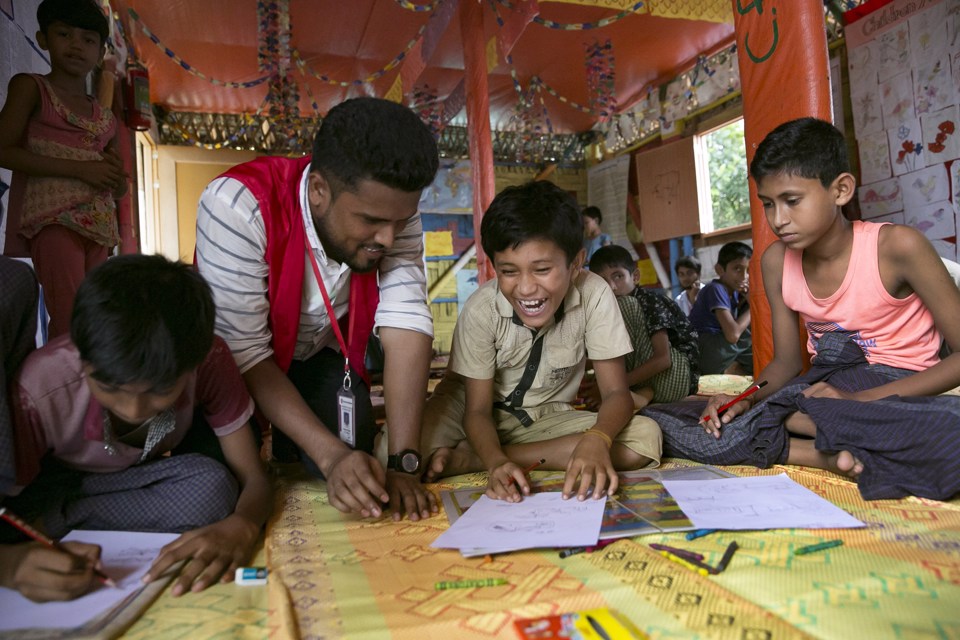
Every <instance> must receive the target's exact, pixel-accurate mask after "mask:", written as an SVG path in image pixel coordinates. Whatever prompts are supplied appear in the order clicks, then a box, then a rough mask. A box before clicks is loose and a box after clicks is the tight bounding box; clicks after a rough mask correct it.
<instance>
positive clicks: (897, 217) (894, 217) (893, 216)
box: [870, 211, 907, 224]
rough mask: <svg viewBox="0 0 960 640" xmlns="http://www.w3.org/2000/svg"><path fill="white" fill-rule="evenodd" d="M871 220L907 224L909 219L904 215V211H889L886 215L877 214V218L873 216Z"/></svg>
mask: <svg viewBox="0 0 960 640" xmlns="http://www.w3.org/2000/svg"><path fill="white" fill-rule="evenodd" d="M870 222H876V223H878V224H879V223H881V222H892V223H893V224H906V223H907V221H906V219H905V218H904V216H903V211H897V212H896V213H889V214H887V215H885V216H877V217H876V218H871V219H870Z"/></svg>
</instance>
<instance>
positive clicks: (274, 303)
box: [197, 98, 438, 520]
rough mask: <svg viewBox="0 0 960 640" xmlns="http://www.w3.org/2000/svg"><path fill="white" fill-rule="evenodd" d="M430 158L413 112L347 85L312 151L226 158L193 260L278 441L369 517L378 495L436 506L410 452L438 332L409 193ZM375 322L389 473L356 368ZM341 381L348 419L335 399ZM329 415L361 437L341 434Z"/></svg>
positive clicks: (419, 508) (422, 507)
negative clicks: (355, 94) (235, 160)
mask: <svg viewBox="0 0 960 640" xmlns="http://www.w3.org/2000/svg"><path fill="white" fill-rule="evenodd" d="M437 166H438V155H437V147H436V142H435V141H434V139H433V136H432V134H431V133H430V131H429V129H428V128H427V127H426V126H425V125H424V124H423V123H422V122H421V121H420V120H419V118H418V117H417V116H416V115H415V114H414V113H413V112H411V111H410V110H409V109H407V108H405V107H403V106H400V105H398V104H395V103H392V102H389V101H386V100H380V99H376V98H355V99H352V100H348V101H346V102H343V103H341V104H339V105H337V106H336V107H334V108H333V109H331V110H330V112H329V113H328V114H327V116H326V118H324V120H323V123H322V125H321V126H320V129H319V130H318V132H317V135H316V138H315V140H314V147H313V154H312V158H310V159H307V158H302V159H287V158H258V159H257V160H253V161H251V162H248V163H245V164H243V165H239V166H237V167H234V168H233V169H231V170H230V171H228V172H227V173H225V174H224V175H222V176H220V177H218V178H217V179H215V180H214V181H213V182H211V183H210V184H209V185H208V186H207V188H206V190H205V191H204V192H203V195H202V196H201V198H200V205H199V209H198V211H197V264H198V266H199V269H200V271H201V273H202V274H203V275H204V276H205V277H206V279H207V281H208V282H209V283H210V286H211V287H212V289H213V293H214V299H215V301H216V305H217V322H216V332H217V333H218V334H219V335H220V336H222V337H223V338H224V340H226V342H227V344H228V345H229V346H230V349H231V351H232V353H233V356H234V358H235V359H236V361H237V365H238V366H239V368H240V371H241V372H242V373H243V376H244V379H245V380H246V383H247V386H248V387H249V388H250V392H251V395H252V396H253V398H254V400H256V403H257V405H258V408H259V410H260V411H261V412H262V414H263V416H264V417H265V418H266V420H267V421H269V422H270V423H271V424H272V425H273V427H274V430H273V433H274V444H275V450H276V445H277V443H278V441H280V442H282V441H284V440H285V439H286V438H289V440H292V442H293V444H294V445H296V449H297V450H298V452H299V456H300V459H301V461H302V462H303V463H304V465H305V467H306V468H307V469H308V470H309V471H311V472H312V473H314V474H315V475H321V476H322V477H324V478H326V480H327V492H328V495H329V497H330V503H331V504H333V505H334V506H335V507H336V508H338V509H340V510H341V511H346V512H355V513H359V514H361V515H363V516H364V517H370V516H372V517H378V516H379V515H380V514H381V511H382V508H383V505H384V504H385V503H387V502H389V504H390V509H391V511H392V513H393V517H394V518H395V519H399V518H401V517H402V514H403V512H406V513H407V514H408V515H409V516H410V518H411V519H412V520H417V519H419V518H420V517H424V518H425V517H428V516H429V515H430V514H431V512H436V510H437V506H436V503H435V500H434V499H433V496H432V495H431V494H430V493H429V492H425V491H424V490H423V487H422V486H421V484H420V472H421V471H422V470H421V468H420V464H419V453H417V451H416V450H417V448H418V446H419V438H420V422H421V417H422V412H423V402H424V398H425V396H426V381H427V377H428V374H429V362H430V356H431V350H432V339H433V321H432V316H431V314H430V310H429V307H428V306H427V296H426V276H425V271H424V266H423V233H422V226H421V222H420V216H419V214H418V213H417V207H418V203H419V200H420V193H421V191H422V190H423V189H424V188H425V187H426V186H428V185H429V184H430V183H431V182H432V181H433V178H434V175H435V174H436V171H437ZM371 286H372V288H371ZM378 293H379V304H378V302H377V294H378ZM374 309H375V316H374ZM331 310H332V315H334V316H335V317H336V318H337V319H338V320H339V322H337V323H331V321H330V316H331ZM348 311H349V321H348V320H347V315H348ZM374 321H375V326H376V328H377V330H379V337H380V340H381V343H382V345H383V350H384V391H385V393H384V395H385V399H386V401H387V402H386V413H387V422H388V423H389V425H390V429H389V440H390V441H389V443H388V451H389V453H390V454H391V455H390V456H389V458H388V460H389V462H388V469H387V470H386V472H385V471H384V469H383V468H382V467H381V465H380V463H379V462H377V461H376V460H375V459H374V458H373V457H372V456H371V455H370V452H371V450H372V447H373V436H374V435H375V425H374V421H373V419H372V415H371V408H370V400H369V388H368V385H367V384H366V383H365V381H364V379H363V375H362V374H363V373H365V372H364V371H363V369H362V367H363V353H364V351H365V348H366V344H367V338H368V335H369V332H370V330H371V329H372V328H373V324H374ZM338 326H339V327H342V329H341V330H340V331H337V328H338ZM345 352H346V353H347V354H350V355H348V358H347V361H348V362H349V365H350V369H353V371H352V372H351V373H350V379H349V385H348V384H347V381H345V380H344V370H345V362H344V353H345ZM358 373H360V374H361V375H358ZM346 386H349V392H350V394H351V395H352V396H353V400H354V403H353V404H354V407H355V409H354V412H353V419H344V418H343V417H341V415H342V412H343V410H341V409H338V400H337V395H338V392H340V393H341V394H342V393H343V392H342V389H343V388H344V387H346ZM338 422H341V423H342V422H347V424H346V430H345V428H344V425H342V424H341V425H340V427H339V432H340V434H341V438H343V439H345V440H347V441H348V442H349V440H350V439H351V438H350V437H349V433H350V431H353V433H354V439H355V448H354V447H351V446H348V445H347V444H345V443H344V442H343V441H342V440H341V438H338V437H337V433H338ZM351 425H352V427H353V428H352V429H351V428H350V427H351ZM278 430H279V433H278Z"/></svg>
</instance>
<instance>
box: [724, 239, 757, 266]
mask: <svg viewBox="0 0 960 640" xmlns="http://www.w3.org/2000/svg"><path fill="white" fill-rule="evenodd" d="M752 257H753V249H752V248H750V245H748V244H744V243H743V242H728V243H727V244H725V245H723V246H722V247H720V253H719V255H717V264H718V265H720V267H721V268H723V269H726V268H727V265H728V264H730V263H731V262H733V261H734V260H737V259H739V258H746V259H747V260H749V259H750V258H752Z"/></svg>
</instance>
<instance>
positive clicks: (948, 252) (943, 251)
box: [930, 240, 957, 262]
mask: <svg viewBox="0 0 960 640" xmlns="http://www.w3.org/2000/svg"><path fill="white" fill-rule="evenodd" d="M930 244H932V245H933V249H934V250H935V251H936V252H937V254H938V255H939V256H940V257H941V258H946V259H947V260H953V261H954V262H956V261H957V243H956V242H952V241H950V240H931V241H930Z"/></svg>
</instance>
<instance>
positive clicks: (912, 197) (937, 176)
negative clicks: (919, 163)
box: [900, 164, 950, 211]
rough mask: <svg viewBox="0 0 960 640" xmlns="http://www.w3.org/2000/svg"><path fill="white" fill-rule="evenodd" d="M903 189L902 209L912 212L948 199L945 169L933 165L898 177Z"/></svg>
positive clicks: (947, 181) (948, 188)
mask: <svg viewBox="0 0 960 640" xmlns="http://www.w3.org/2000/svg"><path fill="white" fill-rule="evenodd" d="M900 187H901V188H902V189H903V209H904V211H913V210H915V209H919V208H921V207H925V206H927V205H931V204H933V203H935V202H939V201H940V200H947V199H948V198H949V197H950V182H949V180H948V179H947V168H946V167H945V166H944V165H942V164H938V165H934V166H932V167H927V168H926V169H921V170H919V171H914V172H913V173H907V174H904V175H902V176H900Z"/></svg>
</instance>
